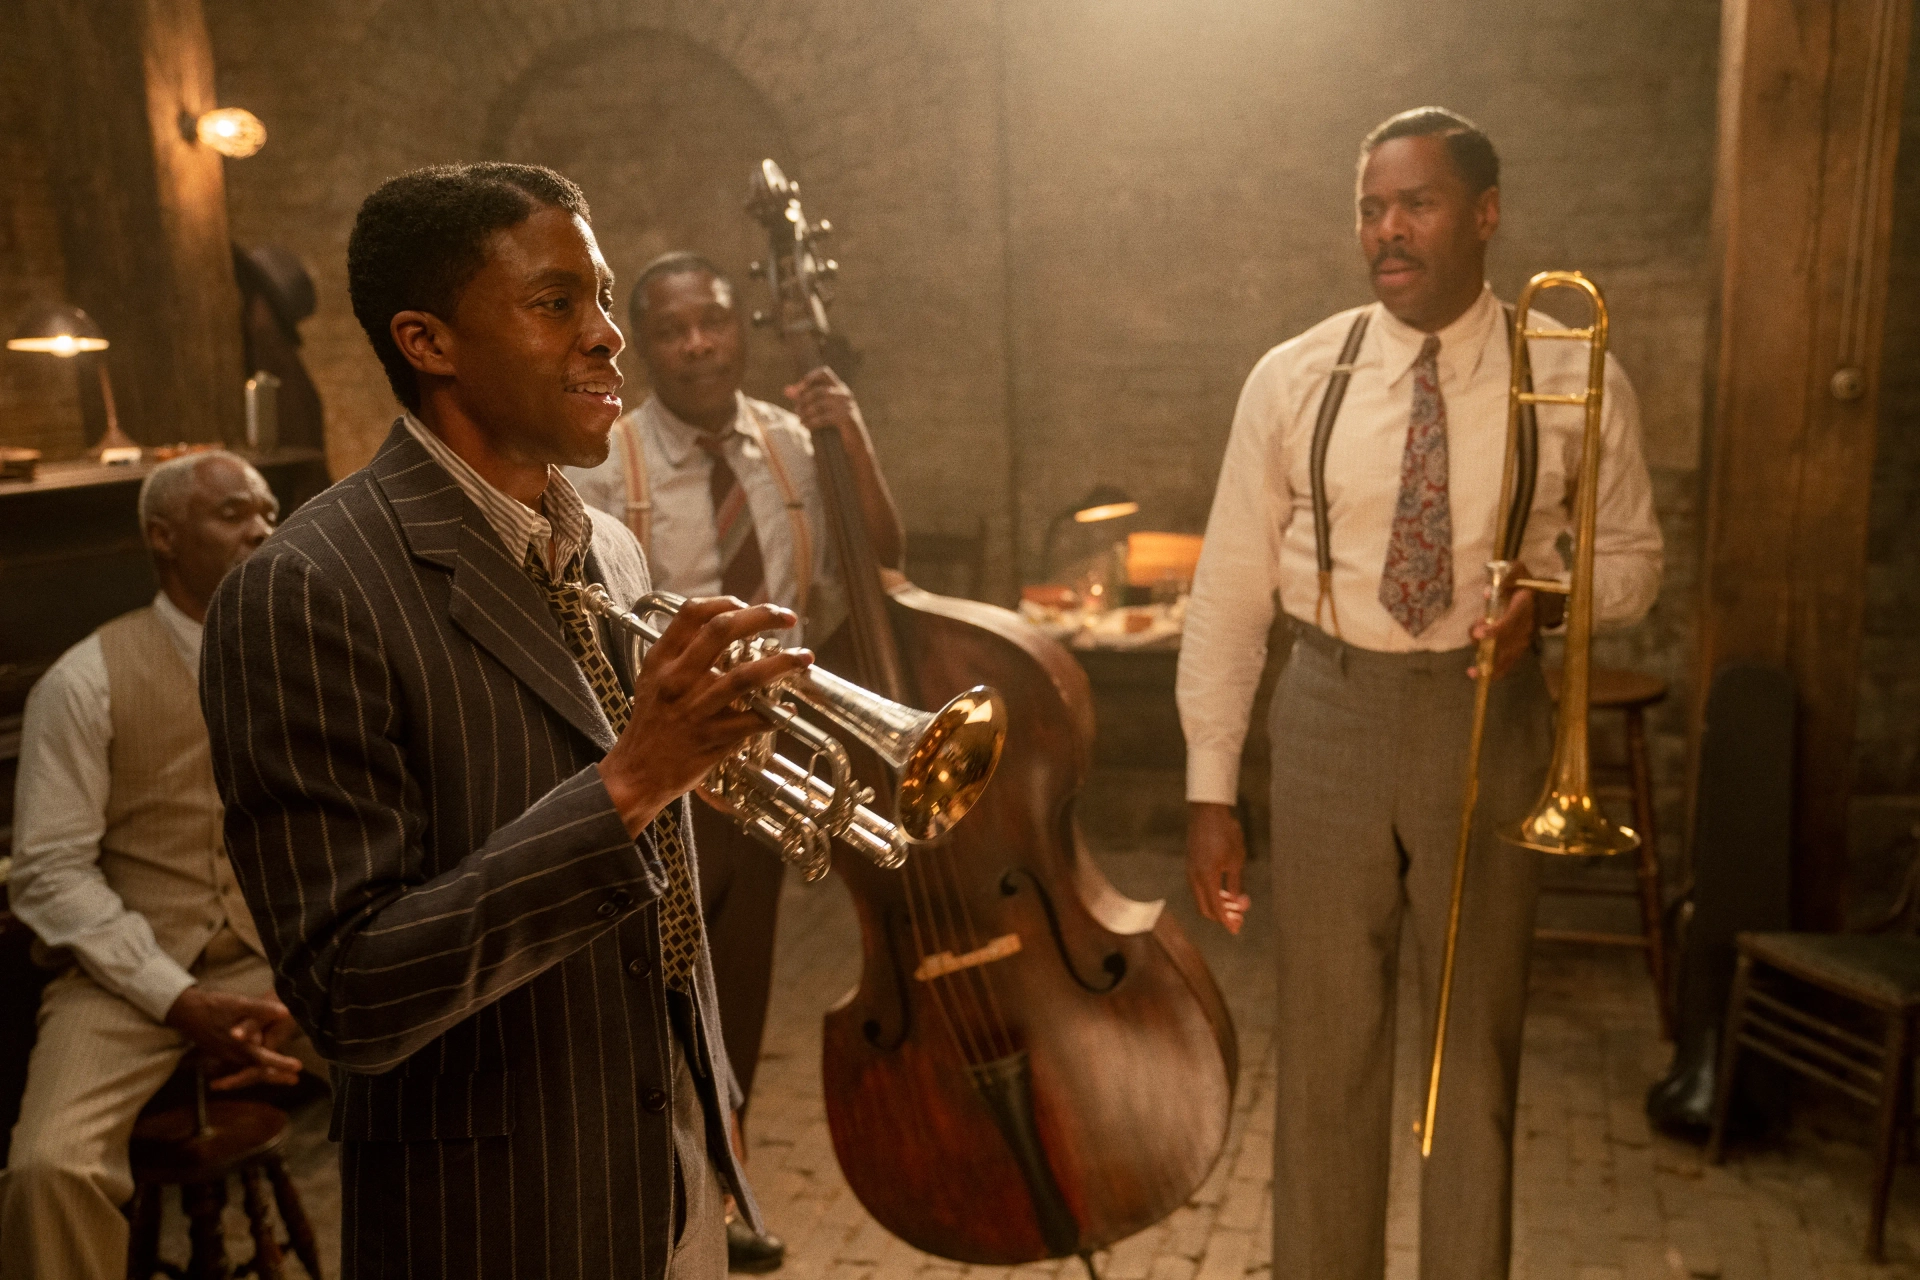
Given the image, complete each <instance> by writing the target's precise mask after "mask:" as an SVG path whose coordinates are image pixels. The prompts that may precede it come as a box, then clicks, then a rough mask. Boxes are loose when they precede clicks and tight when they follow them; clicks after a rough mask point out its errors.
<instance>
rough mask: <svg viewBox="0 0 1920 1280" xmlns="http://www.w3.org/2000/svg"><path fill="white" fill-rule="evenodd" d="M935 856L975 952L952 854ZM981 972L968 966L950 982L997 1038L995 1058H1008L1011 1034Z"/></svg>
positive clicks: (969, 912) (974, 937)
mask: <svg viewBox="0 0 1920 1280" xmlns="http://www.w3.org/2000/svg"><path fill="white" fill-rule="evenodd" d="M936 852H937V853H939V854H940V855H942V856H941V857H939V858H937V859H936V862H937V864H938V866H937V870H938V871H939V872H943V873H944V879H945V881H946V884H945V887H944V892H945V893H946V894H947V895H948V896H949V897H950V899H951V900H952V901H953V902H954V903H955V904H956V905H957V907H958V915H959V916H960V919H961V922H962V923H961V928H962V930H963V931H964V935H965V938H966V947H967V950H968V951H975V950H978V949H979V947H980V945H981V943H980V935H979V932H978V931H977V930H976V929H975V928H974V924H973V911H972V909H971V908H970V907H969V906H968V905H967V895H966V894H965V893H963V892H961V889H960V878H959V874H958V872H957V871H956V870H955V869H954V863H955V861H956V859H955V858H954V856H953V850H952V848H951V846H945V847H942V848H940V849H938V850H937V851H936ZM985 969H986V966H985V965H970V966H968V967H967V968H966V969H964V970H962V971H961V972H960V973H958V974H955V975H954V978H955V979H956V981H957V982H958V983H959V984H960V985H962V986H964V987H965V988H966V989H967V990H968V991H969V993H970V994H971V995H972V996H973V1000H974V1003H975V1005H976V1006H978V1007H979V1008H980V1010H981V1016H982V1018H983V1019H984V1020H985V1022H986V1026H987V1028H988V1031H989V1034H990V1035H991V1036H993V1037H994V1038H997V1041H998V1043H997V1045H996V1046H995V1052H996V1054H1000V1055H1011V1054H1012V1053H1013V1034H1012V1032H1011V1031H1010V1030H1009V1029H1008V1027H1007V1024H1006V1019H1005V1017H1003V1016H1002V1014H1001V1011H1000V1001H999V1000H998V998H997V997H995V995H994V992H993V984H992V983H991V982H989V981H988V979H987V975H986V973H985Z"/></svg>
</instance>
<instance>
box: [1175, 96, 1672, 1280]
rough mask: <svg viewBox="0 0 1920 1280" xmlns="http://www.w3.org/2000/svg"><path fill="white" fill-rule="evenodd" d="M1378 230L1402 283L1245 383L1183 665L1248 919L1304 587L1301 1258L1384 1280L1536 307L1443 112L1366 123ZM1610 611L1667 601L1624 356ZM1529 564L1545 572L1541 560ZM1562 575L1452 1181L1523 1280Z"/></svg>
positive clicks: (1493, 184) (1215, 875) (1366, 231)
mask: <svg viewBox="0 0 1920 1280" xmlns="http://www.w3.org/2000/svg"><path fill="white" fill-rule="evenodd" d="M1356 199H1357V229H1358V234H1359V241H1360V248H1361V252H1362V253H1363V255H1364V257H1365V261H1366V264H1367V266H1368V269H1369V273H1370V277H1371V281H1372V285H1373V290H1374V294H1375V297H1376V298H1377V299H1378V300H1377V301H1376V302H1374V303H1371V304H1369V305H1367V306H1365V307H1361V308H1358V309H1357V310H1352V311H1346V312H1343V313H1341V314H1339V315H1336V316H1333V317H1332V318H1330V319H1328V320H1325V321H1323V322H1322V323H1320V324H1318V325H1316V326H1315V327H1314V328H1312V329H1309V330H1308V331H1307V332H1306V333H1304V334H1301V335H1300V336H1299V337H1296V338H1294V339H1292V340H1291V341H1289V342H1286V343H1283V344H1282V345H1280V346H1278V347H1276V348H1274V349H1273V350H1272V351H1270V352H1268V353H1267V355H1266V356H1265V357H1263V358H1262V359H1261V360H1260V362H1259V363H1258V364H1257V365H1256V366H1255V367H1254V370H1253V372H1252V374H1251V375H1249V377H1248V379H1247V382H1246V386H1245V389H1244V390H1243V391H1242V392H1241V396H1240V404H1239V408H1238V410H1237V411H1236V413H1235V416H1234V422H1233V429H1232V433H1231V435H1230V437H1229V441H1228V445H1227V456H1226V460H1225V464H1224V465H1223V467H1222V469H1221V475H1220V483H1219V488H1218V490H1217V492H1216V494H1215V498H1214V504H1213V511H1212V515H1211V517H1210V519H1209V522H1208V526H1207V537H1206V547H1205V551H1204V552H1203V554H1202V556H1201V559H1200V564H1199V568H1198V571H1197V573H1196V576H1195V580H1194V589H1193V598H1192V601H1191V603H1190V605H1189V609H1188V613H1187V620H1186V634H1185V639H1184V642H1183V647H1182V651H1181V656H1180V674H1179V686H1178V689H1179V702H1180V715H1181V723H1182V726H1183V727H1184V729H1185V732H1186V738H1187V747H1188V766H1187V798H1188V801H1189V820H1188V845H1187V858H1188V873H1189V879H1190V881H1191V884H1192V888H1193V892H1194V896H1195V898H1196V901H1197V902H1198V904H1199V908H1200V911H1201V912H1202V914H1204V915H1206V916H1208V917H1209V918H1210V919H1213V920H1215V921H1218V922H1219V923H1221V924H1223V925H1225V926H1226V927H1227V928H1229V929H1231V930H1235V931H1237V930H1238V929H1239V927H1240V924H1241V922H1242V920H1243V919H1244V917H1245V913H1246V911H1247V910H1248V909H1249V906H1250V899H1249V898H1248V896H1247V895H1246V894H1245V893H1244V892H1243V889H1242V885H1241V868H1242V863H1243V862H1244V860H1245V849H1244V847H1243V844H1242V839H1241V833H1240V830H1239V827H1238V826H1237V824H1236V822H1235V818H1234V812H1233V807H1232V806H1233V803H1234V800H1235V793H1236V781H1237V776H1238V772H1239V756H1240V749H1241V745H1242V743H1243V741H1244V739H1245V736H1246V732H1247V727H1248V726H1247V721H1248V716H1249V713H1250V708H1251V706H1252V703H1253V697H1254V689H1255V686H1256V684H1257V683H1258V681H1259V677H1260V667H1261V660H1262V657H1263V654H1264V650H1265V638H1266V635H1267V631H1268V627H1269V624H1270V623H1271V621H1272V613H1273V596H1274V593H1275V592H1278V594H1279V600H1280V606H1281V608H1282V609H1284V610H1285V612H1286V613H1287V615H1288V616H1289V617H1290V618H1291V619H1292V621H1293V632H1294V645H1293V650H1292V654H1291V656H1290V657H1289V658H1288V661H1287V665H1286V668H1285V670H1284V671H1283V673H1282V675H1281V677H1280V681H1279V685H1278V687H1277V688H1276V690H1275V692H1274V698H1273V711H1272V719H1271V724H1270V730H1271V733H1272V737H1273V863H1274V865H1273V876H1274V911H1275V914H1276V917H1277V918H1276V921H1275V933H1276V936H1277V939H1278V951H1279V964H1280V975H1279V984H1278V999H1279V1005H1280V1008H1279V1011H1278V1012H1279V1016H1278V1018H1277V1025H1279V1026H1281V1027H1284V1028H1287V1029H1288V1031H1287V1033H1286V1034H1284V1035H1282V1036H1281V1037H1280V1038H1279V1040H1278V1042H1277V1043H1278V1050H1277V1052H1278V1078H1277V1086H1276V1089H1277V1092H1276V1098H1275V1133H1274V1197H1273V1210H1274V1230H1273V1241H1274V1259H1273V1273H1274V1275H1275V1276H1312V1277H1315V1280H1349V1278H1350V1280H1367V1278H1371V1280H1377V1278H1378V1277H1379V1276H1381V1275H1382V1274H1383V1273H1384V1271H1385V1267H1386V1231H1385V1227H1386V1201H1387V1182H1388V1164H1389V1156H1388V1153H1389V1149H1390V1141H1389V1129H1390V1112H1391V1105H1392V1091H1393V1057H1394V1001H1395V979H1396V975H1397V968H1398V955H1399V945H1400V937H1401V930H1402V929H1403V928H1405V929H1406V930H1407V931H1408V935H1409V937H1410V939H1411V943H1412V946H1413V948H1414V966H1413V968H1414V972H1415V974H1416V976H1417V979H1418V991H1419V996H1420V999H1421V1002H1422V1010H1423V1013H1424V1015H1425V1017H1426V1019H1427V1020H1428V1026H1427V1028H1426V1030H1427V1032H1428V1036H1427V1039H1426V1041H1425V1043H1427V1044H1431V1043H1432V1037H1431V1031H1432V1026H1431V1020H1432V1017H1433V1011H1434V1008H1435V1002H1436V999H1437V991H1438V987H1439V984H1440V968H1441V956H1442V951H1443V947H1444V938H1445V934H1446V927H1447V910H1448V904H1449V898H1450V890H1451V885H1452V875H1453V867H1454V855H1455V838H1456V829H1457V825H1458V823H1459V820H1460V805H1461V793H1462V781H1463V768H1462V766H1463V764H1464V762H1465V757H1466V754H1467V752H1466V744H1467V740H1468V726H1469V722H1470V720H1471V718H1472V713H1473V701H1474V683H1473V681H1472V679H1470V678H1469V677H1471V676H1473V675H1475V674H1476V673H1475V672H1474V671H1473V669H1472V668H1473V664H1474V645H1475V643H1476V642H1477V641H1478V640H1479V639H1480V638H1481V636H1482V635H1483V634H1484V633H1485V631H1486V629H1487V627H1488V625H1489V624H1487V623H1486V622H1485V621H1483V615H1484V594H1483V593H1484V589H1485V588H1484V583H1485V581H1486V579H1485V567H1486V564H1487V562H1488V561H1489V560H1490V559H1492V558H1494V554H1495V553H1494V548H1493V545H1492V543H1493V531H1494V524H1495V514H1496V512H1495V508H1496V504H1497V503H1498V502H1499V501H1500V498H1501V495H1500V482H1501V472H1502V462H1503V458H1504V454H1505V450H1506V436H1507V430H1506V421H1507V397H1508V385H1509V374H1510V369H1511V358H1510V336H1509V335H1510V329H1509V325H1510V324H1511V323H1513V320H1512V319H1511V318H1510V317H1509V315H1508V314H1507V312H1506V310H1505V308H1503V307H1502V306H1501V304H1500V302H1499V301H1498V299H1496V298H1495V296H1494V295H1493V293H1492V291H1491V289H1490V288H1489V287H1488V286H1487V285H1486V283H1485V267H1486V249H1487V244H1488V242H1489V241H1490V240H1491V239H1492V237H1493V234H1494V231H1495V230H1496V229H1497V227H1498V226H1499V222H1500V189H1499V159H1498V157H1497V156H1496V154H1495V152H1494V149H1493V145H1492V143H1491V142H1490V141H1489V140H1488V138H1487V137H1486V135H1485V134H1484V133H1482V132H1481V131H1480V130H1479V129H1478V128H1477V127H1475V126H1474V125H1473V124H1472V123H1471V122H1469V121H1467V120H1465V119H1462V118H1461V117H1459V116H1457V115H1454V114H1453V113H1452V112H1448V111H1443V110H1440V109H1439V108H1432V107H1429V108H1421V109H1419V110H1415V111H1409V112H1405V113H1403V114H1401V115H1398V116H1395V117H1393V118H1392V119H1390V120H1387V121H1386V122H1384V123H1383V124H1381V125H1380V126H1379V127H1378V128H1376V129H1374V130H1373V132H1372V133H1370V134H1368V135H1367V138H1366V140H1365V141H1364V142H1363V143H1362V145H1361V155H1360V171H1359V180H1358V186H1357V192H1356ZM1530 350H1531V353H1532V368H1533V377H1534V382H1535V385H1536V388H1537V389H1538V390H1539V391H1542V392H1550V391H1552V392H1569V393H1571V392H1584V391H1585V389H1586V349H1585V347H1584V346H1581V345H1577V344H1572V343H1535V344H1532V345H1531V347H1530ZM1604 403H1605V419H1604V422H1603V426H1602V437H1603V448H1604V453H1603V455H1602V463H1601V471H1600V483H1599V488H1598V502H1599V520H1598V536H1597V538H1596V541H1595V591H1594V599H1595V617H1596V621H1598V622H1601V623H1609V622H1611V623H1628V622H1632V621H1634V620H1636V619H1638V618H1639V617H1640V616H1641V615H1642V614H1644V613H1645V612H1646V610H1647V609H1648V607H1649V606H1650V605H1651V604H1652V603H1653V599H1654V596H1655V594H1656V592H1657V590H1658V587H1659V579H1660V558H1661V541H1660V532H1659V528H1658V526H1657V525H1656V524H1655V521H1654V511H1653V497H1652V491H1651V486H1650V485H1649V482H1648V478H1647V472H1646V465H1645V463H1644V461H1643V460H1642V457H1641V451H1640V426H1639V413H1638V408H1637V405H1636V403H1635V400H1634V396H1633V389H1632V387H1631V386H1630V385H1629V384H1628V382H1627V379H1626V376H1625V374H1624V373H1623V372H1621V370H1620V369H1619V368H1618V366H1617V365H1614V364H1612V363H1611V361H1610V362H1609V365H1608V371H1607V379H1606V388H1605V402H1604ZM1583 426H1584V419H1583V415H1582V412H1581V411H1580V410H1579V409H1576V408H1568V407H1559V406H1552V407H1548V406H1543V407H1541V408H1540V409H1539V411H1538V432H1539V450H1538V456H1539V463H1538V476H1537V484H1536V486H1535V487H1534V489H1533V498H1532V504H1531V510H1530V512H1529V513H1528V514H1529V516H1530V518H1529V519H1528V522H1527V526H1526V536H1525V540H1524V542H1523V543H1522V544H1521V559H1522V560H1523V561H1524V562H1525V563H1526V564H1531V565H1532V566H1534V567H1535V568H1536V569H1543V568H1548V567H1557V566H1558V565H1559V563H1560V562H1559V556H1558V552H1557V551H1556V543H1557V541H1558V540H1559V539H1560V538H1561V537H1562V535H1563V534H1566V533H1567V532H1568V530H1569V512H1570V509H1571V498H1572V493H1571V485H1572V483H1573V481H1574V479H1575V477H1576V476H1577V475H1578V470H1579V458H1580V450H1581V444H1582V429H1583ZM1519 576H1523V577H1524V576H1528V573H1527V570H1526V568H1525V567H1524V565H1523V567H1521V568H1520V570H1519ZM1559 603H1560V598H1559V597H1557V596H1556V597H1546V598H1544V599H1536V597H1535V595H1534V593H1532V592H1530V591H1527V590H1516V591H1514V592H1513V593H1512V594H1511V596H1510V598H1509V599H1508V600H1507V601H1506V604H1505V607H1504V609H1503V610H1502V611H1501V612H1500V615H1499V620H1498V622H1497V623H1494V624H1492V629H1493V634H1494V637H1495V639H1496V642H1497V643H1496V649H1495V658H1494V672H1495V675H1496V677H1497V679H1496V681H1495V683H1494V684H1493V686H1492V690H1491V703H1490V707H1489V715H1488V720H1487V730H1486V739H1485V749H1484V753H1483V756H1482V760H1481V777H1482V779H1483V781H1482V787H1481V794H1480V800H1479V807H1478V812H1479V815H1480V816H1479V822H1478V826H1477V829H1476V835H1475V839H1474V846H1473V852H1472V854H1471V856H1470V858H1469V860H1468V865H1467V880H1466V885H1465V898H1464V907H1463V916H1462V920H1461V927H1460V952H1459V956H1458V961H1457V964H1458V974H1457V979H1456V985H1455V990H1454V997H1453V999H1454V1005H1453V1012H1452V1016H1451V1020H1450V1022H1451V1031H1450V1035H1449V1039H1448V1042H1447V1072H1446V1075H1445V1079H1444V1083H1443V1086H1442V1091H1441V1094H1440V1098H1439V1114H1440V1122H1439V1123H1438V1124H1437V1125H1436V1140H1435V1144H1434V1148H1433V1154H1432V1158H1431V1159H1430V1160H1429V1161H1428V1162H1427V1164H1426V1166H1425V1180H1424V1184H1423V1190H1422V1196H1421V1225H1420V1249H1421V1272H1422V1274H1423V1275H1424V1276H1427V1277H1430V1278H1431V1277H1461V1278H1462V1280H1465V1278H1467V1277H1473V1278H1475V1280H1492V1278H1497V1277H1504V1276H1505V1275H1506V1274H1507V1271H1508V1261H1509V1255H1510V1252H1511V1248H1510V1246H1511V1205H1512V1165H1513V1113H1514V1098H1515V1091H1516V1086H1517V1081H1518V1071H1519V1061H1520V1032H1521V1021H1522V1017H1523V1014H1524V1011H1525V1000H1526V985H1527V960H1528V952H1529V948H1530V945H1531V942H1532V934H1533V918H1534V902H1535V897H1536V893H1537V889H1538V882H1539V863H1538V855H1537V854H1533V853H1528V852H1525V851H1522V850H1518V849H1514V848H1511V847H1509V846H1506V845H1502V844H1498V843H1496V842H1495V841H1494V840H1493V839H1492V838H1491V837H1490V835H1489V831H1490V829H1491V827H1492V825H1493V824H1494V822H1495V821H1507V820H1511V819H1513V818H1516V817H1518V816H1519V815H1520V814H1522V813H1523V812H1524V811H1525V810H1526V809H1527V807H1528V806H1529V805H1530V804H1531V803H1532V802H1533V800H1534V798H1535V796H1536V795H1537V794H1538V793H1539V790H1540V785H1541V782H1542V778H1543V775H1544V772H1545V768H1546V764H1547V758H1548V754H1549V751H1550V746H1551V741H1550V740H1551V736H1552V730H1551V714H1550V713H1551V707H1550V701H1549V697H1548V693H1547V687H1546V683H1545V681H1544V679H1543V677H1542V674H1541V670H1540V665H1539V661H1538V658H1537V656H1536V653H1535V639H1536V636H1537V634H1538V630H1539V628H1540V627H1541V626H1542V625H1550V624H1551V623H1552V622H1553V621H1556V620H1557V618H1548V617H1546V616H1545V615H1546V614H1547V612H1548V609H1549V605H1551V606H1554V612H1555V614H1556V615H1557V612H1558V609H1557V606H1558V605H1559Z"/></svg>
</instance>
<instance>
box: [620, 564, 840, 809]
mask: <svg viewBox="0 0 1920 1280" xmlns="http://www.w3.org/2000/svg"><path fill="white" fill-rule="evenodd" d="M798 622H799V619H798V618H796V617H795V616H794V614H793V612H792V611H791V610H788V609H782V608H780V607H779V606H777V605H770V604H762V605H754V606H752V607H749V606H748V605H746V604H745V603H744V602H742V601H740V600H736V599H734V598H733V597H732V596H715V597H711V598H709V599H705V600H689V601H688V602H687V603H686V604H685V605H684V606H682V607H681V609H680V611H679V612H678V613H676V614H675V615H674V619H673V622H672V624H671V625H669V626H668V627H667V630H666V632H665V634H663V635H662V636H661V637H660V639H659V641H658V643H656V644H654V645H652V646H651V647H650V648H649V649H648V650H647V656H646V658H645V660H644V661H643V662H642V663H641V665H640V676H639V679H637V680H636V681H634V688H633V717H632V719H631V720H629V721H628V722H627V727H626V731H625V732H623V733H622V734H621V735H620V738H619V741H617V742H615V743H614V744H613V749H612V750H611V751H609V752H607V755H606V758H605V759H603V760H602V761H601V762H600V765H599V769H600V777H601V780H602V781H604V782H605V783H606V787H607V794H608V795H609V796H611V797H612V799H613V804H614V807H615V808H616V809H618V810H619V811H620V817H621V819H622V820H623V821H624V822H625V823H626V824H627V830H628V831H629V832H630V833H632V834H633V835H634V837H635V838H638V837H639V835H640V832H641V831H642V830H644V829H645V828H646V825H647V824H648V823H649V822H652V821H653V819H654V818H655V817H656V816H657V815H658V814H659V813H660V811H661V810H662V809H664V808H666V807H667V806H668V805H669V804H672V803H673V802H674V801H675V800H677V799H679V798H680V797H681V796H682V795H685V794H686V793H687V792H689V791H691V790H693V788H694V787H695V786H697V785H698V784H699V782H700V780H701V779H702V778H704V777H706V776H707V772H708V771H709V770H710V769H712V768H713V767H714V766H715V765H717V764H719V763H720V761H721V760H723V759H725V758H726V757H727V756H728V755H729V754H731V753H732V752H733V751H734V749H735V748H737V747H738V746H739V745H740V744H741V743H742V742H745V741H746V740H747V739H748V738H750V737H752V736H753V735H754V734H756V733H765V732H766V731H767V722H766V721H765V720H764V719H762V718H761V717H760V716H759V714H758V713H756V712H752V711H742V710H740V709H739V708H738V706H737V705H736V704H738V703H739V702H740V700H741V699H742V698H744V697H746V696H747V695H748V694H751V693H753V692H754V691H756V690H758V689H764V688H766V687H767V686H768V685H771V684H774V683H776V682H777V681H780V680H782V679H785V678H786V677H787V676H790V675H792V674H793V673H794V672H796V671H799V670H801V669H802V668H804V667H807V666H809V665H810V664H811V663H812V662H813V655H812V654H811V653H809V652H808V651H807V650H805V649H787V650H783V651H782V652H780V653H776V654H772V655H770V656H768V657H765V658H757V659H755V660H753V661H751V662H743V663H741V664H740V665H739V666H736V667H732V668H730V669H729V670H726V671H716V670H715V669H714V667H715V664H716V663H718V662H719V661H720V655H721V654H722V653H723V652H725V650H726V648H727V646H728V645H731V644H733V643H734V642H735V641H737V640H746V639H750V638H751V637H753V636H756V635H759V634H760V633H762V632H766V631H781V630H785V629H786V628H789V627H792V626H795V625H797V624H798Z"/></svg>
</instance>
